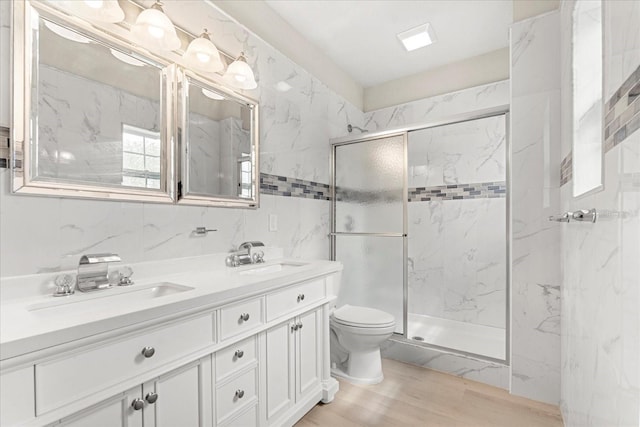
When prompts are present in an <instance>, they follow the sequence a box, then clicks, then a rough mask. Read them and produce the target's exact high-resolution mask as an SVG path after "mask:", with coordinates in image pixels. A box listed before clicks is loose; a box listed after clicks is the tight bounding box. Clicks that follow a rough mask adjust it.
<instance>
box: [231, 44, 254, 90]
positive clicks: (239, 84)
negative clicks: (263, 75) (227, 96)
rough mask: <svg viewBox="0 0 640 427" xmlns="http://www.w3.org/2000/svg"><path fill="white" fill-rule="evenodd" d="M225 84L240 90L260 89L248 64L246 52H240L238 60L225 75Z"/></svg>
mask: <svg viewBox="0 0 640 427" xmlns="http://www.w3.org/2000/svg"><path fill="white" fill-rule="evenodd" d="M223 79H224V81H225V82H227V83H228V84H230V85H231V86H233V87H236V88H238V89H255V88H257V87H258V84H257V83H256V78H255V77H254V75H253V70H252V69H251V67H249V64H247V59H246V58H245V57H244V52H240V56H239V57H238V59H236V60H235V61H233V62H232V63H231V65H229V67H227V71H226V72H225V73H224V76H223Z"/></svg>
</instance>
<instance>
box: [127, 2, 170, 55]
mask: <svg viewBox="0 0 640 427" xmlns="http://www.w3.org/2000/svg"><path fill="white" fill-rule="evenodd" d="M131 35H132V36H133V37H134V40H135V41H136V42H137V43H139V44H140V45H141V46H143V47H145V48H147V49H151V50H176V49H179V48H180V45H181V43H180V39H179V38H178V35H177V34H176V28H175V27H174V26H173V23H172V22H171V20H170V19H169V17H168V16H167V15H166V14H165V13H164V9H162V2H160V1H158V0H156V2H155V3H154V4H153V5H152V6H151V7H150V8H149V9H145V10H143V11H142V12H141V13H140V15H138V18H137V19H136V23H135V24H133V26H132V27H131Z"/></svg>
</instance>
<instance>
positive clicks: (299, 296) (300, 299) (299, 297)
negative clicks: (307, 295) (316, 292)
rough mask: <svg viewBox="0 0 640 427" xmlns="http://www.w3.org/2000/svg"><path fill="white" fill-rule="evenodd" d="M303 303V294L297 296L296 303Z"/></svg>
mask: <svg viewBox="0 0 640 427" xmlns="http://www.w3.org/2000/svg"><path fill="white" fill-rule="evenodd" d="M300 301H304V294H300V295H298V302H300Z"/></svg>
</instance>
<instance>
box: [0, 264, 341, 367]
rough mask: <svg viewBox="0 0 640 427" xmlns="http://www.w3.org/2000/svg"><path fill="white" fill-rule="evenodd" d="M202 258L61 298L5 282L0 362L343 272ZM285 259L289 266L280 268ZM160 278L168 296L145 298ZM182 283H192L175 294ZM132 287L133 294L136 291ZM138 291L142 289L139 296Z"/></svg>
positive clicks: (333, 267)
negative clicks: (219, 263) (221, 263)
mask: <svg viewBox="0 0 640 427" xmlns="http://www.w3.org/2000/svg"><path fill="white" fill-rule="evenodd" d="M207 264H208V263H203V262H199V263H196V264H194V263H188V262H187V263H182V266H183V267H184V268H181V269H180V271H179V272H176V269H174V270H173V272H170V273H169V272H166V271H164V272H163V271H162V270H163V269H162V268H159V269H158V270H156V271H155V272H153V270H154V269H153V268H148V266H147V268H146V274H143V275H142V276H138V278H135V277H134V278H135V279H136V280H135V282H134V283H135V284H134V285H132V286H129V287H116V288H113V289H107V290H99V291H94V292H90V293H81V292H76V293H75V294H73V295H70V296H67V297H60V298H54V297H53V296H52V292H51V289H50V286H49V287H47V288H46V294H45V293H43V292H40V294H39V295H37V294H36V295H31V296H18V297H15V295H10V294H11V292H10V291H6V290H7V287H6V286H5V285H3V295H2V301H1V305H0V360H1V361H3V362H4V361H6V360H8V359H11V358H14V357H18V356H20V355H23V354H26V353H30V352H34V351H38V350H43V349H46V348H48V347H52V346H55V345H59V344H63V343H68V342H71V341H75V340H79V339H82V338H86V337H90V336H92V335H96V334H100V333H104V332H108V331H111V330H114V329H118V328H125V327H127V326H132V325H138V324H143V323H144V324H149V323H150V322H151V323H153V322H154V321H157V322H161V321H164V320H165V318H168V317H172V316H176V315H180V314H187V313H189V312H192V311H197V310H199V309H205V308H207V307H216V306H220V305H223V304H228V303H231V302H233V301H236V300H239V299H241V298H246V297H250V296H252V295H257V294H261V293H264V292H268V291H271V290H274V289H277V288H280V287H283V286H286V285H289V284H293V283H297V282H301V281H305V280H309V279H313V278H314V277H319V276H323V275H327V274H331V273H335V272H338V271H340V270H342V264H341V263H339V262H335V261H306V260H298V259H295V260H294V259H278V260H273V261H269V262H266V263H264V264H255V265H247V266H242V267H235V268H231V267H223V268H218V269H212V268H207ZM282 264H284V265H285V267H286V268H283V269H282V270H280V271H277V270H278V269H279V267H278V266H279V265H282ZM209 265H211V264H209ZM214 265H215V264H214ZM165 269H166V266H165ZM144 270H145V269H144V268H143V271H144ZM249 270H252V271H249ZM248 271H249V272H248ZM247 272H248V273H247ZM154 273H155V274H154ZM29 277H32V278H33V279H32V281H36V280H42V278H41V277H39V276H29ZM25 280H28V278H20V281H21V282H22V283H25ZM13 281H14V282H15V281H16V280H15V278H14V280H13ZM50 281H51V280H50V279H49V282H50ZM162 284H166V285H167V286H166V289H168V292H167V294H166V295H162V296H159V297H149V295H150V292H153V290H152V288H154V287H155V286H157V285H162ZM175 285H178V286H175ZM184 287H190V288H193V289H189V290H187V291H184V292H175V290H176V289H177V290H181V289H184ZM40 288H42V286H41V287H40ZM172 292H175V293H172ZM136 293H138V295H137V296H135V295H134V294H136ZM126 294H130V295H131V298H129V297H128V296H127V295H126ZM142 294H146V295H145V296H144V297H140V296H141V295H142ZM114 297H115V298H114Z"/></svg>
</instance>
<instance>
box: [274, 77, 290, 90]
mask: <svg viewBox="0 0 640 427" xmlns="http://www.w3.org/2000/svg"><path fill="white" fill-rule="evenodd" d="M275 88H276V90H277V91H278V92H289V91H290V90H291V89H293V88H292V86H291V85H290V84H289V83H287V82H285V81H284V80H281V81H279V82H278V83H276V84H275Z"/></svg>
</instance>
